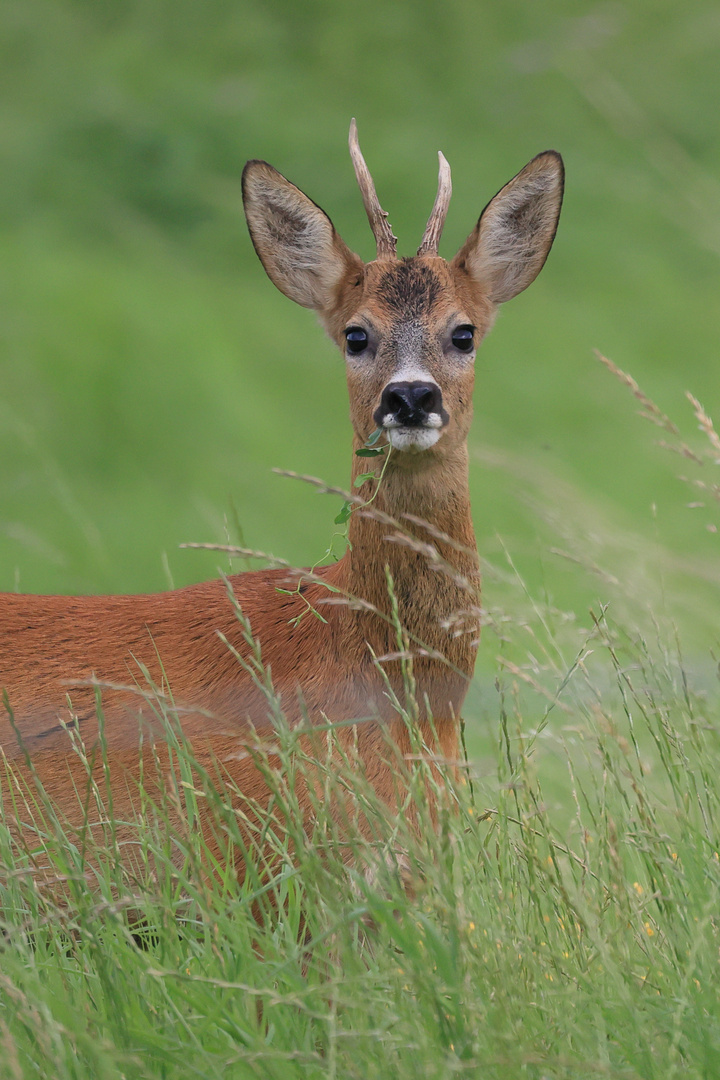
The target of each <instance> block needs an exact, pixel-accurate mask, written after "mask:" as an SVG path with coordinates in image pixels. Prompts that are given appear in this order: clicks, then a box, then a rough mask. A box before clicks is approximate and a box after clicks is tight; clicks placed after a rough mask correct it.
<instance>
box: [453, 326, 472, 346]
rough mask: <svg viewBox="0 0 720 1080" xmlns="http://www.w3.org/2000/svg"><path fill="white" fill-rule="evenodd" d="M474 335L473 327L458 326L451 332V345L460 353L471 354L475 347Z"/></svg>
mask: <svg viewBox="0 0 720 1080" xmlns="http://www.w3.org/2000/svg"><path fill="white" fill-rule="evenodd" d="M474 334H475V327H474V326H458V327H456V328H455V330H453V335H452V343H453V345H454V346H455V348H456V349H459V350H460V352H472V350H473V347H474V345H475V338H474Z"/></svg>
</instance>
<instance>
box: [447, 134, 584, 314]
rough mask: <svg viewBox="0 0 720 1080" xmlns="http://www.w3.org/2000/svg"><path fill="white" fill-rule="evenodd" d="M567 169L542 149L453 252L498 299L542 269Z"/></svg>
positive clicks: (500, 301) (457, 261)
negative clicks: (456, 250)
mask: <svg viewBox="0 0 720 1080" xmlns="http://www.w3.org/2000/svg"><path fill="white" fill-rule="evenodd" d="M564 180H565V170H564V167H563V161H562V158H561V157H560V155H559V154H558V153H556V151H554V150H546V151H545V152H544V153H542V154H538V155H537V157H534V158H533V159H532V161H531V162H529V163H528V164H527V165H526V166H525V168H524V169H522V171H521V172H519V173H518V174H517V176H514V177H513V179H512V180H510V181H509V183H507V184H506V185H505V187H503V188H501V189H500V191H499V192H498V193H497V195H496V196H495V198H494V199H491V201H490V202H489V203H488V205H487V206H486V207H485V209H484V210H483V212H482V214H481V215H480V219H479V221H478V223H477V225H476V226H475V228H474V230H473V231H472V232H471V234H470V236H469V237H468V238H467V240H466V241H465V243H464V244H463V246H462V247H461V248H460V251H459V252H458V253H457V255H456V256H455V258H454V260H453V263H452V265H453V266H454V267H456V268H458V269H464V270H466V271H467V272H468V273H469V274H470V276H471V277H472V278H473V279H474V281H475V282H476V283H477V284H478V285H480V286H481V288H482V289H483V291H484V292H485V293H486V295H487V296H488V298H489V299H490V300H492V301H493V303H496V304H503V303H505V301H506V300H511V299H512V298H513V296H517V294H518V293H520V292H522V291H523V289H526V288H527V287H528V285H530V284H531V283H532V282H533V281H534V280H535V278H536V277H537V275H538V274H539V273H540V271H541V270H542V268H543V265H544V263H545V260H546V258H547V257H548V253H549V251H550V248H551V247H552V242H553V240H554V239H555V232H556V231H557V224H558V218H559V217H560V207H561V206H562V197H563V186H564Z"/></svg>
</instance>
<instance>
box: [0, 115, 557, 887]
mask: <svg viewBox="0 0 720 1080" xmlns="http://www.w3.org/2000/svg"><path fill="white" fill-rule="evenodd" d="M350 150H351V156H352V160H353V164H354V167H355V171H356V175H357V179H358V182H359V185H360V189H361V192H362V198H363V202H364V205H365V210H366V212H367V216H368V219H369V221H370V225H371V227H372V230H373V233H374V236H375V240H376V243H377V257H376V258H375V259H374V260H372V261H371V262H369V263H364V262H363V261H362V259H360V258H359V257H358V256H357V255H355V254H353V253H352V252H351V251H350V250H349V248H348V247H347V246H346V245H345V244H344V242H343V241H342V240H341V238H340V236H339V235H338V233H337V232H336V231H335V228H334V226H333V224H332V222H331V221H330V219H329V217H328V216H327V215H326V214H325V213H324V212H323V211H322V210H321V209H320V208H319V207H318V206H317V205H316V204H315V203H313V202H312V201H311V200H310V199H309V198H308V197H307V196H306V195H304V194H303V193H302V192H301V191H300V190H299V189H298V188H297V187H295V186H294V185H293V184H291V183H290V181H288V180H286V179H285V177H284V176H282V175H281V174H280V173H279V172H277V171H276V170H275V169H274V168H272V167H271V166H270V165H268V164H267V163H266V162H264V161H250V162H248V164H247V165H246V167H245V170H244V172H243V199H244V206H245V214H246V217H247V221H248V225H249V229H250V234H251V237H252V241H253V244H254V246H255V250H256V252H257V254H258V256H259V257H260V260H261V261H262V264H263V266H264V268H265V270H266V272H267V274H268V276H269V277H270V279H271V281H272V282H273V283H274V284H275V285H276V286H277V288H278V289H279V290H280V291H281V292H283V293H284V294H285V295H286V296H288V297H289V298H290V299H291V300H294V301H295V302H296V303H298V304H301V305H302V306H303V307H307V308H312V309H314V310H315V311H316V312H317V313H318V315H319V316H320V319H321V321H322V323H323V325H324V327H325V329H326V330H327V332H328V334H329V335H330V337H331V338H332V339H333V340H334V341H335V342H336V343H337V345H338V346H339V348H340V350H341V352H342V353H343V355H344V357H345V361H346V366H347V381H348V387H349V395H350V417H351V422H352V429H353V440H354V442H353V446H354V450H355V451H358V450H362V449H363V448H364V447H365V446H366V443H367V442H368V440H370V439H371V438H372V436H373V433H375V434H376V440H377V443H376V444H377V447H378V449H379V448H381V447H383V446H384V447H385V452H384V454H381V455H379V456H377V457H375V458H371V457H369V456H361V457H358V456H357V454H356V453H354V454H353V459H352V463H353V470H352V481H353V483H354V481H355V479H356V478H357V477H358V476H359V475H360V474H362V473H365V472H366V471H367V470H368V469H370V470H371V471H374V473H375V478H373V479H366V480H365V481H363V482H362V485H361V486H360V487H359V488H358V489H357V490H358V491H359V495H360V497H361V499H360V501H361V502H367V500H368V499H369V498H370V496H371V495H374V496H375V497H374V499H373V502H372V506H368V507H367V508H366V509H364V510H363V509H362V507H361V506H359V505H355V506H354V507H353V509H352V511H351V512H350V515H349V522H348V530H349V535H348V540H349V543H348V547H347V551H346V552H345V554H344V555H343V557H342V558H341V559H340V560H339V561H338V562H336V563H334V564H332V565H329V566H322V567H320V568H319V569H317V570H316V571H314V572H312V573H311V572H305V574H304V575H303V573H302V572H301V571H298V572H297V574H296V576H294V577H293V576H292V575H291V574H290V572H289V571H288V570H287V569H283V568H277V567H276V568H272V569H266V570H256V571H250V572H247V573H242V574H237V575H234V576H231V577H230V578H229V579H228V582H227V583H226V582H224V581H221V580H218V581H210V582H207V583H204V584H200V585H193V586H190V587H188V588H182V589H176V590H174V591H172V592H166V593H159V594H156V595H145V596H79V597H64V596H26V595H17V594H12V593H7V594H3V595H1V596H0V689H2V690H4V691H5V692H6V694H7V698H6V702H7V703H8V704H9V710H8V709H2V710H1V711H2V716H1V717H0V750H1V751H2V753H3V754H4V755H5V757H6V759H8V760H9V761H10V762H11V764H12V767H13V770H14V771H15V772H16V775H19V776H24V777H25V780H26V781H27V780H28V777H29V775H30V773H31V772H32V773H34V774H35V776H37V777H39V779H40V780H41V781H42V783H43V785H44V787H45V789H46V791H47V792H48V794H49V796H50V798H51V799H52V800H54V801H55V802H56V803H57V804H58V805H59V806H60V807H61V809H62V810H63V811H64V812H65V813H66V815H67V817H68V819H69V820H70V821H76V822H77V820H78V809H77V806H76V805H75V804H77V802H78V795H77V791H76V790H75V789H76V786H77V787H79V788H80V789H82V788H83V786H84V783H85V782H86V778H85V777H83V774H82V763H81V762H80V761H79V759H78V756H77V754H76V753H74V752H73V750H72V748H71V746H70V740H69V738H68V732H67V730H66V727H67V726H68V725H69V726H70V728H71V729H75V731H77V732H78V734H79V736H80V737H81V739H82V740H83V742H84V745H85V747H86V748H91V747H92V746H93V744H94V743H96V742H97V739H98V730H99V722H98V716H97V708H96V690H95V688H94V687H93V685H91V684H92V680H98V681H99V682H100V683H101V684H102V685H103V691H102V709H103V714H104V739H105V744H106V751H105V752H104V753H105V757H106V764H107V768H108V770H109V782H110V787H111V791H112V795H113V806H114V812H115V814H116V815H118V816H119V817H120V818H124V819H125V820H127V815H128V814H131V813H132V807H133V799H134V792H136V791H137V782H138V776H139V770H140V759H141V751H140V742H141V738H140V733H141V729H143V730H147V727H148V724H149V722H150V720H151V716H149V712H150V710H149V709H148V708H147V705H145V706H144V705H143V700H142V698H141V697H140V696H138V694H137V693H134V692H133V689H132V686H133V683H136V684H138V683H142V682H143V680H144V678H145V674H147V675H149V677H150V678H151V679H152V680H153V681H154V682H155V684H157V685H159V686H163V687H167V688H168V689H169V692H170V693H172V697H173V701H174V702H175V703H176V705H177V707H178V710H179V718H180V723H181V726H182V729H183V731H184V733H185V735H186V737H187V739H188V741H189V743H190V745H191V747H192V750H193V753H195V754H196V755H197V757H198V760H200V761H204V762H206V763H209V762H211V761H212V762H215V763H216V764H217V765H218V766H219V767H220V768H221V769H224V770H226V772H227V775H228V776H229V777H230V778H231V779H232V781H233V786H234V787H235V789H236V790H239V791H240V792H242V793H243V795H244V794H245V793H246V794H247V796H248V798H249V799H262V798H263V790H265V789H264V787H263V779H262V777H261V776H260V775H259V774H258V771H257V769H256V767H255V764H254V762H253V759H252V755H250V756H248V754H246V753H242V752H240V748H242V746H243V745H244V740H247V738H248V736H249V732H250V731H255V732H257V731H261V730H262V729H263V727H267V725H268V723H269V720H268V704H267V700H266V698H265V696H264V695H263V693H262V690H261V689H260V688H258V686H257V685H256V683H255V682H254V681H253V679H252V677H251V674H250V673H249V672H248V671H247V670H246V669H245V668H244V667H243V665H242V664H241V663H239V662H238V657H237V655H235V654H240V656H241V657H244V658H246V659H247V657H248V655H249V646H248V643H247V640H246V637H245V635H244V633H243V628H242V626H241V625H240V622H239V621H238V618H237V613H236V611H235V609H234V607H233V604H232V602H231V600H230V598H229V595H228V587H229V588H230V589H231V590H232V592H233V593H234V596H235V598H236V600H237V603H238V605H239V606H240V608H241V609H242V612H243V614H244V616H245V618H246V619H247V620H248V621H249V625H250V627H251V629H252V634H253V636H254V637H255V638H256V639H257V641H258V642H259V643H260V647H261V649H262V658H263V661H264V663H265V664H266V665H268V666H269V668H270V669H271V671H272V679H273V683H274V686H275V689H276V691H277V692H278V693H279V694H280V695H281V698H282V704H283V709H284V712H285V713H286V715H287V717H288V719H289V721H290V723H295V722H298V721H299V720H300V719H301V718H302V717H306V718H309V719H310V720H311V721H313V720H314V721H315V722H318V721H322V722H324V720H325V719H327V720H329V721H330V722H341V721H348V720H353V719H357V718H361V717H365V718H367V717H370V719H369V720H366V721H365V722H363V723H362V724H360V725H358V727H357V728H356V729H355V730H354V733H353V736H352V737H353V738H354V739H356V744H355V745H356V746H357V748H358V752H359V754H360V756H361V758H362V760H363V762H364V766H365V770H366V775H367V778H368V780H369V781H370V783H371V784H372V785H373V787H374V788H375V790H376V791H377V793H378V795H379V796H380V797H381V799H383V800H387V801H388V802H392V793H393V784H394V777H393V770H392V765H391V763H390V762H389V760H388V757H387V754H386V753H385V752H384V751H383V740H385V739H386V738H387V736H388V732H389V733H390V737H391V739H393V740H394V742H395V745H396V747H397V748H398V749H399V752H401V753H402V752H407V751H408V750H409V748H410V741H409V738H410V737H409V734H408V731H407V728H406V725H405V723H404V722H403V721H401V720H399V719H398V714H397V711H396V710H395V709H394V708H393V707H392V705H391V703H390V700H389V697H388V694H387V684H386V683H384V681H383V677H382V675H381V673H380V671H379V670H378V661H377V658H380V663H382V664H383V666H384V670H385V672H386V674H387V678H388V680H389V683H390V685H391V686H392V687H393V688H394V689H395V690H396V692H397V693H398V695H400V696H402V692H403V688H402V678H401V672H400V661H399V660H398V659H397V654H398V642H397V635H396V628H395V625H394V623H393V620H392V619H391V618H388V614H389V612H390V600H389V597H388V578H389V579H390V580H391V582H392V590H393V592H394V597H395V603H396V606H397V612H396V614H397V619H398V620H399V622H400V623H401V624H402V626H403V627H405V628H406V631H407V634H408V640H409V641H410V643H411V651H414V652H415V657H414V672H413V673H414V679H415V683H416V687H417V692H416V696H417V702H418V707H419V714H418V719H417V723H418V726H419V729H420V734H421V735H422V736H423V737H424V738H425V739H426V740H427V743H428V744H429V745H434V746H435V748H436V751H437V754H438V755H439V756H440V757H444V758H446V759H448V760H449V761H453V760H455V759H457V757H458V732H457V720H458V717H459V714H460V710H461V707H462V704H463V699H464V697H465V694H466V690H467V685H468V680H469V679H470V676H471V674H472V671H473V664H474V660H475V652H476V648H477V639H478V633H479V625H478V616H477V612H478V606H477V604H478V601H477V589H478V588H479V573H478V563H477V557H476V546H475V538H474V533H473V525H472V520H471V516H470V502H469V494H468V452H467V436H468V430H469V427H470V422H471V417H472V391H473V364H474V359H475V350H476V348H477V347H478V345H479V344H480V342H481V341H482V339H483V337H484V336H485V334H486V333H487V332H488V330H489V329H490V327H491V325H492V323H493V319H494V316H495V312H496V310H497V307H498V305H499V304H502V303H504V302H505V301H506V300H510V299H512V297H514V296H515V295H517V293H519V292H521V291H522V290H523V289H525V288H526V287H527V286H528V285H529V284H530V283H531V282H532V281H533V280H534V278H535V277H536V275H537V274H538V273H539V271H540V269H541V268H542V266H543V264H544V262H545V259H546V257H547V254H548V252H549V250H550V247H551V245H552V242H553V239H554V236H555V230H556V227H557V222H558V216H559V213H560V206H561V202H562V193H563V175H564V174H563V164H562V159H561V157H560V155H559V154H557V153H556V152H554V151H551V150H549V151H546V152H545V153H542V154H539V155H538V156H537V157H535V158H533V160H532V161H531V162H530V163H529V164H528V165H526V166H525V168H524V169H523V170H522V171H521V172H519V173H518V174H517V176H515V177H514V179H512V180H510V182H509V183H507V184H506V185H505V186H504V187H503V188H502V189H501V190H500V192H499V193H498V194H497V195H496V196H495V197H494V198H493V199H492V200H491V201H490V202H489V203H488V205H487V206H486V208H485V210H484V211H483V213H482V215H481V216H480V219H479V220H478V222H477V224H476V226H475V228H474V229H473V231H472V232H471V234H470V236H469V237H468V239H467V240H466V242H465V243H464V244H463V246H462V247H461V248H460V250H459V251H458V253H457V255H455V257H454V258H453V259H452V260H451V261H450V262H446V261H445V259H443V258H441V257H440V256H439V255H438V244H439V240H440V235H441V232H442V228H443V223H444V219H445V215H446V213H447V207H448V201H449V198H450V191H451V187H450V171H449V168H448V165H447V162H446V161H445V159H444V158H443V156H442V155H440V175H439V182H438V195H437V199H436V202H435V205H434V207H433V210H432V213H431V215H430V218H429V220H428V223H427V227H426V229H425V234H424V236H423V239H422V243H421V244H420V247H419V249H418V252H417V255H415V256H413V257H411V258H398V257H397V254H396V239H395V237H394V236H393V234H392V230H391V228H390V225H389V223H388V221H387V215H386V214H385V212H384V211H383V210H382V209H381V207H380V203H379V202H378V198H377V195H376V193H375V187H374V185H373V181H372V179H371V176H370V174H369V172H368V170H367V167H366V165H365V162H364V160H363V157H362V155H361V153H360V149H359V146H358V142H357V131H356V127H355V122H354V121H353V123H352V125H351V128H350ZM378 429H379V430H380V432H381V434H379V435H378V434H377V432H378ZM381 470H382V472H383V476H382V482H381V483H380V484H379V486H378V483H377V477H378V476H379V474H380V472H381ZM376 489H377V490H376ZM353 490H355V489H353ZM393 521H398V522H400V523H401V526H402V529H404V530H407V531H406V532H404V533H403V532H402V530H401V531H400V532H398V529H397V527H396V526H394V525H393ZM428 552H429V553H430V556H431V557H428ZM297 575H299V576H297ZM469 594H470V595H469ZM473 594H474V595H473ZM346 597H353V598H356V600H357V601H359V602H342V601H343V600H344V598H346ZM328 600H329V601H330V603H327V601H328ZM308 606H311V607H313V608H315V609H316V610H317V611H319V612H322V615H323V620H320V619H318V618H315V617H314V616H313V615H312V614H306V615H305V617H304V618H302V619H300V620H299V621H298V618H297V617H298V616H299V615H301V614H302V613H303V612H307V610H308ZM463 612H464V613H466V617H465V622H464V623H462V613H463ZM393 654H395V656H394V657H393ZM141 672H142V673H143V674H142V675H141V674H140V673H141ZM143 708H144V709H145V715H144V716H143V715H142V714H143ZM342 730H344V731H346V732H353V728H352V726H347V727H346V728H344V729H342ZM341 737H342V736H341ZM99 757H100V755H98V759H99ZM97 767H98V768H99V767H100V762H99V761H98V762H97ZM4 787H5V790H6V791H7V785H4ZM74 805H75V808H73V807H74ZM6 806H7V804H6ZM238 872H239V873H242V867H241V866H240V867H239V868H238Z"/></svg>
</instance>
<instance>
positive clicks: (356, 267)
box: [242, 161, 364, 314]
mask: <svg viewBox="0 0 720 1080" xmlns="http://www.w3.org/2000/svg"><path fill="white" fill-rule="evenodd" d="M242 188H243V203H244V205H245V217H246V218H247V223H248V227H249V229H250V236H251V237H252V242H253V244H254V246H255V250H256V251H257V253H258V255H259V256H260V261H261V262H262V264H263V266H264V267H265V270H266V272H267V275H268V277H269V278H270V280H271V281H272V282H273V284H274V285H277V287H278V289H279V290H280V292H282V293H285V295H286V296H289V297H290V299H291V300H294V301H295V303H296V304H302V306H303V307H307V308H313V309H314V310H315V311H319V312H321V313H325V314H327V313H328V312H329V311H331V310H332V308H333V306H334V305H335V303H336V302H337V294H338V290H339V288H340V286H341V285H342V283H343V282H344V281H345V280H346V278H347V276H348V275H352V274H354V275H355V276H357V275H358V274H360V273H362V270H363V266H364V264H363V261H362V259H361V258H360V257H359V256H358V255H353V253H352V251H350V248H349V247H348V246H347V244H345V243H344V241H343V240H342V238H341V237H340V236H339V235H338V233H337V232H336V231H335V227H334V225H333V223H332V221H331V220H330V218H329V217H328V216H327V214H326V213H325V211H324V210H321V209H320V207H319V206H317V205H316V204H315V203H314V202H313V201H312V199H309V198H308V197H307V195H305V194H304V193H303V192H302V191H300V189H299V188H296V187H295V185H294V184H291V183H290V181H289V180H286V178H285V177H284V176H283V175H282V173H279V172H278V171H277V169H273V167H272V165H268V163H267V162H266V161H248V163H247V165H246V166H245V169H244V170H243V178H242Z"/></svg>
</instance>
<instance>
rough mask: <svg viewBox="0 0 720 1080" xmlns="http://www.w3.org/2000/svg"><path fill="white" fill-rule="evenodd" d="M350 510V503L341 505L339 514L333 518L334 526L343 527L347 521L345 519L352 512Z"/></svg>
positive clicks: (351, 506) (351, 505)
mask: <svg viewBox="0 0 720 1080" xmlns="http://www.w3.org/2000/svg"><path fill="white" fill-rule="evenodd" d="M352 508H353V504H352V503H351V502H344V503H343V504H342V509H341V511H340V513H339V514H338V516H337V517H336V518H335V524H336V525H344V524H345V522H346V521H347V519H348V518H349V517H350V513H351V511H352Z"/></svg>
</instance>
